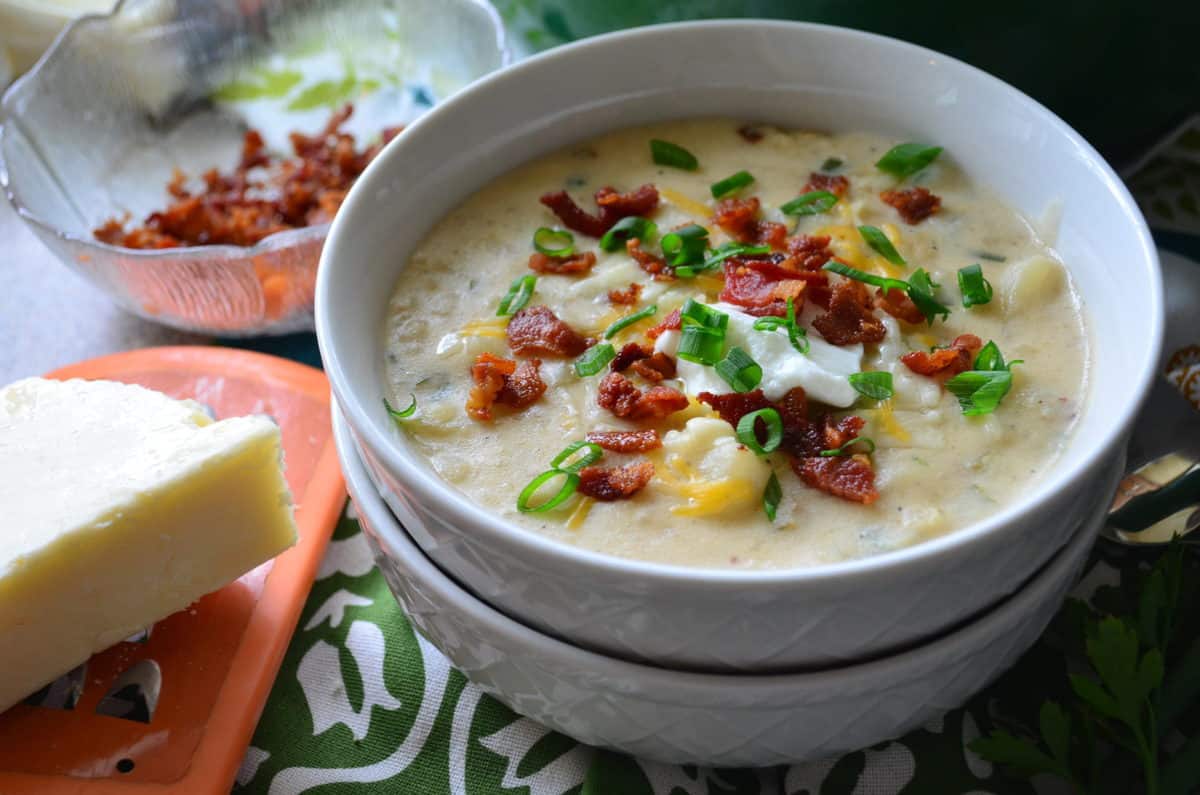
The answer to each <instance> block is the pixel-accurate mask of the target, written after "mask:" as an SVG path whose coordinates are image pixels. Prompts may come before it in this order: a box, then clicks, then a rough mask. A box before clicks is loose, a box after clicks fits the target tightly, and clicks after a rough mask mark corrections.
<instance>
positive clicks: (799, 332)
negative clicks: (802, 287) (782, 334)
mask: <svg viewBox="0 0 1200 795" xmlns="http://www.w3.org/2000/svg"><path fill="white" fill-rule="evenodd" d="M780 328H782V329H786V330H787V335H788V341H789V342H791V343H792V347H793V348H795V349H796V351H797V352H799V353H803V354H805V355H807V354H808V351H809V349H811V348H812V345H811V344H810V343H809V341H808V332H807V331H806V330H805V329H804V327H803V326H801V325H800V324H799V323H797V322H796V304H795V303H794V302H793V301H792V299H791V298H790V297H789V298H788V299H787V316H786V317H777V316H774V315H767V316H766V317H760V318H759V319H758V320H756V321H754V330H755V331H775V330H777V329H780Z"/></svg>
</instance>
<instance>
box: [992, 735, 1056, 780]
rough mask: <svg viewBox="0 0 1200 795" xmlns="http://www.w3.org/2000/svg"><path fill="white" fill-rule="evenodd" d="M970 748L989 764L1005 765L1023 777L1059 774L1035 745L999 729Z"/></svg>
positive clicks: (1051, 760)
mask: <svg viewBox="0 0 1200 795" xmlns="http://www.w3.org/2000/svg"><path fill="white" fill-rule="evenodd" d="M970 748H971V750H972V751H974V752H975V753H977V754H979V755H980V756H982V757H983V758H984V759H986V760H988V761H989V762H995V763H996V764H999V765H1005V766H1007V767H1010V768H1012V769H1013V770H1014V771H1015V772H1017V773H1020V774H1021V775H1024V776H1034V775H1037V774H1038V773H1052V774H1055V775H1058V774H1060V772H1061V771H1060V770H1059V766H1058V765H1057V764H1056V763H1055V761H1054V760H1053V759H1051V758H1050V757H1049V756H1047V755H1046V754H1045V752H1043V751H1042V749H1040V748H1038V747H1037V745H1036V744H1035V743H1033V742H1032V741H1030V740H1026V739H1024V738H1021V737H1015V736H1013V735H1012V734H1010V733H1008V732H1006V731H1004V730H1003V729H999V730H997V731H994V732H992V733H991V734H989V735H987V736H985V737H980V738H979V739H977V740H975V741H974V742H972V743H971V745H970Z"/></svg>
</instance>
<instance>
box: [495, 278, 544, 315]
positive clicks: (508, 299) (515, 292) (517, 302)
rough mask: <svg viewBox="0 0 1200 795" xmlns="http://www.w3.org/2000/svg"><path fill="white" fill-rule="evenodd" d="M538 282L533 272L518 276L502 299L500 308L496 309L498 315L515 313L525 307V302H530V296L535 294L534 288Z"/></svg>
mask: <svg viewBox="0 0 1200 795" xmlns="http://www.w3.org/2000/svg"><path fill="white" fill-rule="evenodd" d="M536 284H537V277H536V276H534V275H533V274H532V273H531V274H528V275H527V276H518V277H517V278H516V279H514V280H513V283H512V284H511V285H509V287H508V292H507V293H505V294H504V297H503V298H501V299H500V308H499V309H497V310H496V317H503V316H504V315H513V314H516V313H517V312H519V311H520V310H521V309H522V308H524V306H525V304H527V303H529V298H530V297H531V296H532V295H533V288H534V286H535V285H536Z"/></svg>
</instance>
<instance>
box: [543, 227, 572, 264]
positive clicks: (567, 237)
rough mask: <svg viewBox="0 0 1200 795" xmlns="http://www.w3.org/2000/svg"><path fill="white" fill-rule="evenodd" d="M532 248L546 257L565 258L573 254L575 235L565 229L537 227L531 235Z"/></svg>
mask: <svg viewBox="0 0 1200 795" xmlns="http://www.w3.org/2000/svg"><path fill="white" fill-rule="evenodd" d="M533 247H534V248H535V249H536V250H537V251H539V252H541V253H542V254H545V255H546V256H547V257H567V256H570V255H571V254H574V253H575V235H573V234H571V233H570V232H568V231H567V230H565V229H551V228H550V227H548V226H542V227H538V230H537V231H536V232H534V233H533Z"/></svg>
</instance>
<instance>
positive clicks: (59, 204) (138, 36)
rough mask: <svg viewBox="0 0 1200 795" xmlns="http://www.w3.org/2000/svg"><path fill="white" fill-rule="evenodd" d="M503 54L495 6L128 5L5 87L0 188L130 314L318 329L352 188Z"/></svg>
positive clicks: (254, 328)
mask: <svg viewBox="0 0 1200 795" xmlns="http://www.w3.org/2000/svg"><path fill="white" fill-rule="evenodd" d="M451 42H452V43H453V46H447V45H448V44H449V43H451ZM507 60H508V54H507V50H506V47H505V44H504V34H503V27H502V25H501V23H500V20H499V18H498V17H497V16H496V14H495V12H494V11H493V10H492V8H491V6H490V5H488V4H487V3H486V2H482V0H451V2H433V1H432V0H373V1H372V2H341V3H339V2H332V1H327V0H315V1H313V2H280V1H279V0H263V1H262V2H250V3H246V2H234V1H233V0H220V1H219V2H208V1H207V0H205V1H204V2H200V0H125V2H122V3H120V4H119V5H118V6H117V8H116V9H115V10H114V11H113V13H112V14H110V15H105V16H89V17H84V18H81V19H79V20H77V21H76V22H74V23H73V24H71V25H70V26H69V27H68V28H67V29H66V30H64V31H63V33H62V34H61V35H60V36H59V38H58V39H57V41H56V42H55V44H54V46H53V47H52V48H51V49H50V51H49V52H48V53H47V54H46V55H45V56H44V57H43V58H42V59H41V61H40V62H39V63H38V64H37V66H36V67H34V69H33V70H32V71H30V72H29V73H28V74H26V75H25V76H24V77H22V78H21V79H19V80H18V81H17V82H16V83H14V84H13V86H12V87H11V88H10V89H9V90H8V91H7V92H6V93H5V94H4V97H3V100H2V101H0V124H2V126H0V188H2V189H3V190H4V192H5V194H6V195H7V197H8V199H9V201H10V202H11V203H12V205H13V207H14V208H15V209H16V211H17V213H18V214H19V215H20V217H21V218H22V219H23V220H24V221H25V222H26V223H27V224H28V225H29V226H30V228H32V229H33V231H34V232H35V233H36V234H37V235H38V237H39V238H40V239H41V240H42V241H43V242H44V243H45V244H46V246H47V247H49V248H50V249H51V251H53V252H54V253H55V255H57V256H58V258H59V259H61V260H62V261H63V262H64V263H65V264H67V265H68V266H69V267H70V268H72V269H73V270H75V271H76V272H77V273H79V274H81V275H82V276H84V277H85V278H87V279H88V280H89V281H91V282H92V283H93V284H95V285H96V286H97V287H99V288H100V289H102V290H104V291H105V292H106V293H108V294H109V296H111V297H112V299H113V300H114V301H115V302H116V303H117V304H118V305H120V306H121V307H123V308H125V309H126V310H128V311H130V312H132V313H134V314H137V315H140V316H142V317H144V318H148V319H150V320H153V321H156V322H159V323H162V324H164V325H168V326H172V327H175V328H179V329H184V330H188V331H194V332H201V333H209V334H218V335H222V336H230V337H240V336H253V335H260V334H283V333H288V332H293V331H301V330H308V329H311V328H312V325H313V294H314V281H315V278H316V269H317V261H318V258H319V256H320V252H321V247H322V244H323V243H324V240H325V235H326V232H327V231H328V229H329V222H330V221H331V220H332V218H333V215H334V213H335V212H336V211H337V209H338V207H339V206H340V204H341V201H342V199H343V198H344V197H345V195H346V193H347V191H348V190H349V189H350V186H351V185H352V184H353V183H354V181H355V180H356V179H357V178H358V176H359V175H360V174H361V173H362V172H363V170H364V169H365V168H366V167H367V165H368V164H369V163H370V161H371V160H372V158H373V157H374V156H375V155H376V154H378V152H379V151H380V150H381V149H382V148H383V147H384V146H385V145H386V144H387V142H388V141H389V140H390V139H391V138H392V137H393V136H394V135H395V134H396V133H397V132H398V131H399V130H400V129H401V128H402V127H403V126H404V125H405V124H407V123H409V122H411V121H412V120H414V119H415V118H417V117H418V116H419V115H421V114H422V113H423V112H424V111H425V110H427V109H428V108H429V107H431V106H432V105H433V104H435V103H436V102H438V101H440V100H441V99H443V98H444V97H446V96H448V95H450V94H452V93H454V92H455V91H457V90H458V89H459V88H461V87H462V86H464V85H466V84H467V83H469V82H471V81H472V80H474V79H476V78H478V77H480V76H481V75H483V74H486V73H488V72H490V71H492V70H494V69H497V68H499V67H500V66H503V65H504V64H505V63H506V62H507Z"/></svg>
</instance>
